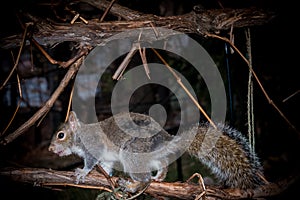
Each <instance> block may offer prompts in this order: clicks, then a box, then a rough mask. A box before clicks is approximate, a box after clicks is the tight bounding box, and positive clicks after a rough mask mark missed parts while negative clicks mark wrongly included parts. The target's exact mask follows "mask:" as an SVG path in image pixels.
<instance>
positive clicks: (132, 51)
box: [112, 43, 138, 80]
mask: <svg viewBox="0 0 300 200" xmlns="http://www.w3.org/2000/svg"><path fill="white" fill-rule="evenodd" d="M137 50H138V45H137V44H136V43H134V44H133V45H132V48H131V49H130V51H129V52H128V54H127V55H126V57H125V58H124V60H123V61H122V63H121V64H120V66H119V67H118V69H117V71H116V72H115V73H114V75H113V76H112V78H113V79H114V80H116V79H117V80H119V79H120V78H121V77H122V75H123V73H124V71H125V69H126V67H127V66H128V64H129V62H130V61H131V58H132V57H133V56H134V54H135V52H136V51H137Z"/></svg>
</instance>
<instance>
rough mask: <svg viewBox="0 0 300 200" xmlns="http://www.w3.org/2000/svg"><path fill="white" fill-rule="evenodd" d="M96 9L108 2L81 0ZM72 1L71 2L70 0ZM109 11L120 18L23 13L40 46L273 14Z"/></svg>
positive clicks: (192, 29)
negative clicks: (64, 18)
mask: <svg viewBox="0 0 300 200" xmlns="http://www.w3.org/2000/svg"><path fill="white" fill-rule="evenodd" d="M78 2H85V3H88V4H90V5H92V6H94V7H96V8H98V9H101V10H104V9H105V8H106V7H107V6H108V4H109V2H107V1H101V2H99V1H95V0H81V1H78ZM73 3H74V2H73ZM110 12H111V14H113V15H115V16H117V17H120V18H121V19H124V20H122V21H109V22H99V20H98V19H92V20H89V21H88V24H85V23H83V22H81V21H78V22H75V23H74V24H71V23H57V22H54V21H52V20H49V19H44V18H40V17H37V16H33V15H31V14H30V13H23V17H22V18H24V19H27V20H28V21H30V22H34V24H35V27H34V29H33V30H34V31H33V32H32V37H33V38H34V39H35V40H36V41H38V42H39V44H40V45H42V46H52V45H54V44H58V43H61V42H64V41H73V42H77V43H81V44H87V45H89V46H96V45H99V44H101V43H102V42H103V41H104V40H105V39H107V38H108V37H111V36H112V35H114V34H116V33H120V32H122V31H125V30H130V29H135V28H142V27H163V28H167V29H172V30H175V31H178V32H182V33H196V34H198V35H201V36H206V33H215V34H220V32H222V31H228V30H230V29H231V28H232V27H233V28H242V27H251V26H260V25H263V24H265V23H268V22H269V21H270V20H272V19H273V18H274V17H275V16H276V15H275V13H274V12H272V11H266V10H261V9H258V8H244V9H229V8H226V9H211V10H205V9H199V8H198V9H196V8H195V9H194V10H193V11H191V12H189V13H187V14H184V15H178V16H170V17H161V16H156V15H151V14H143V13H140V12H137V11H134V10H131V9H128V8H126V7H123V6H120V5H118V4H114V5H113V7H112V8H111V10H110ZM20 41H21V35H14V36H13V35H12V36H10V37H7V38H4V39H3V40H2V41H1V43H0V44H1V46H2V48H5V49H9V48H15V47H17V46H18V45H19V44H20Z"/></svg>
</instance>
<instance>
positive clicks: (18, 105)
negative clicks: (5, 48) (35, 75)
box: [0, 53, 23, 137]
mask: <svg viewBox="0 0 300 200" xmlns="http://www.w3.org/2000/svg"><path fill="white" fill-rule="evenodd" d="M11 54H12V57H13V60H14V55H13V53H11ZM14 62H15V61H14ZM17 82H18V90H19V94H20V99H19V101H18V104H17V107H16V110H15V112H14V114H13V116H12V117H11V119H10V120H9V122H8V124H7V126H6V127H5V129H4V130H3V131H2V133H0V137H1V136H2V135H4V134H5V132H6V131H7V129H8V128H9V127H10V125H11V123H12V122H13V120H14V118H15V116H16V114H17V112H18V110H19V108H20V104H21V101H22V98H23V93H22V88H21V83H20V78H19V75H18V74H17Z"/></svg>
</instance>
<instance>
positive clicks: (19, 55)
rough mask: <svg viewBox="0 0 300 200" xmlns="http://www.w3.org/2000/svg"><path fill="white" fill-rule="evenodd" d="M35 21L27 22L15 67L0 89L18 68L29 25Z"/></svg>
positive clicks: (0, 88)
mask: <svg viewBox="0 0 300 200" xmlns="http://www.w3.org/2000/svg"><path fill="white" fill-rule="evenodd" d="M32 25H33V23H26V24H25V30H24V33H23V37H22V42H21V46H20V48H19V53H18V56H17V60H16V62H15V64H14V67H13V68H12V69H11V71H10V73H9V75H8V76H7V78H6V79H5V81H4V83H3V84H2V86H1V87H0V90H2V89H3V87H4V86H5V85H6V83H7V81H8V80H9V79H10V77H11V76H12V74H13V72H14V71H15V69H16V68H17V66H18V64H19V60H20V57H21V53H22V50H23V47H24V45H25V43H26V42H25V41H26V36H27V30H28V27H29V26H32Z"/></svg>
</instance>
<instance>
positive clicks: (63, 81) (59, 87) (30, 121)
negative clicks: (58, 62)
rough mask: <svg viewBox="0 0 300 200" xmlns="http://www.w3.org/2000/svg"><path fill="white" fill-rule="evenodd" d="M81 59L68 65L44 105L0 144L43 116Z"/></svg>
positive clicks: (19, 133) (66, 83) (18, 134)
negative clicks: (66, 70)
mask: <svg viewBox="0 0 300 200" xmlns="http://www.w3.org/2000/svg"><path fill="white" fill-rule="evenodd" d="M82 61H83V57H81V58H80V59H78V60H77V61H76V62H75V63H74V64H72V66H70V68H69V70H68V72H67V73H66V74H65V76H64V78H63V79H62V80H61V82H60V84H59V86H58V87H57V88H56V90H55V91H54V93H53V94H52V95H51V97H50V98H49V99H48V101H47V102H46V103H45V105H44V106H43V107H41V108H40V109H39V110H38V111H37V112H36V113H35V114H34V115H33V116H32V117H31V118H30V119H28V120H27V121H26V122H25V123H24V124H22V125H21V126H20V127H19V128H18V129H17V130H15V131H14V132H13V133H11V134H10V135H8V136H7V137H5V138H4V139H3V141H1V142H0V144H3V145H6V144H8V143H10V142H11V141H13V140H14V139H16V138H17V137H18V136H20V135H21V134H22V133H24V131H26V130H27V129H28V128H29V127H31V126H32V125H33V124H34V123H35V122H36V121H37V120H38V119H40V117H41V116H43V115H44V114H45V113H47V112H48V111H49V110H50V109H51V108H52V106H53V104H54V103H55V101H56V99H57V98H58V97H59V95H60V94H61V93H62V92H63V90H64V89H65V87H66V86H67V85H68V84H69V82H70V80H71V79H72V78H73V77H74V75H75V74H76V72H77V71H78V69H79V66H80V65H81V63H82Z"/></svg>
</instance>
